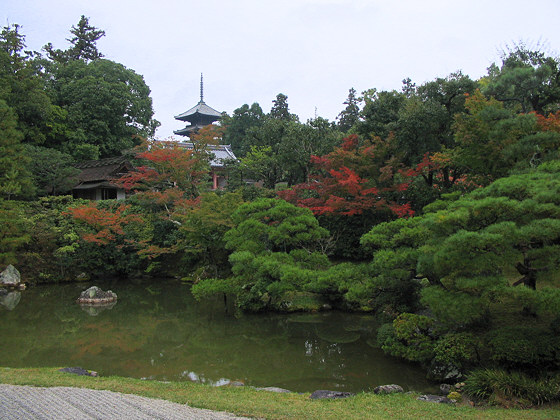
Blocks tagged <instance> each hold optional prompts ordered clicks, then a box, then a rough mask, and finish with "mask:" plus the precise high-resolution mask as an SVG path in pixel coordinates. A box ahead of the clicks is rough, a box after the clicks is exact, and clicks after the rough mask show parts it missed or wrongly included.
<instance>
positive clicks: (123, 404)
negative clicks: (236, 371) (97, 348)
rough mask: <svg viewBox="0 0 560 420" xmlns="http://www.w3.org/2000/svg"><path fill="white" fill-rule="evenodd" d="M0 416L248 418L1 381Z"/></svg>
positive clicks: (68, 419)
mask: <svg viewBox="0 0 560 420" xmlns="http://www.w3.org/2000/svg"><path fill="white" fill-rule="evenodd" d="M0 419H2V420H12V419H18V420H20V419H21V420H27V419H29V420H36V419H49V420H50V419H65V420H74V419H80V420H82V419H83V420H86V419H127V420H144V419H146V420H147V419H162V420H173V419H181V420H191V419H193V420H194V419H196V420H234V419H248V418H247V417H236V416H234V415H233V414H228V413H224V412H217V411H211V410H203V409H200V408H193V407H189V406H188V405H184V404H177V403H172V402H169V401H164V400H156V399H152V398H145V397H139V396H137V395H130V394H120V393H117V392H111V391H97V390H92V389H84V388H68V387H53V388H39V387H31V386H19V385H5V384H0Z"/></svg>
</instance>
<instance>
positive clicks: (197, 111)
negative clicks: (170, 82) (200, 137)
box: [173, 74, 222, 138]
mask: <svg viewBox="0 0 560 420" xmlns="http://www.w3.org/2000/svg"><path fill="white" fill-rule="evenodd" d="M221 116H222V113H221V112H219V111H216V110H215V109H214V108H212V107H209V106H208V105H206V104H205V103H204V84H203V79H202V74H201V75H200V102H199V103H197V104H196V105H195V106H193V107H192V108H191V109H189V110H188V111H185V112H183V113H182V114H179V115H176V116H175V119H176V120H179V121H186V122H189V123H190V124H189V125H187V126H186V127H185V128H182V129H181V130H175V131H173V133H175V134H178V135H180V136H187V137H189V138H190V136H191V134H194V133H196V132H197V131H198V130H200V129H201V128H202V127H205V126H207V125H209V124H212V123H213V122H214V121H218V120H219V119H220V117H221Z"/></svg>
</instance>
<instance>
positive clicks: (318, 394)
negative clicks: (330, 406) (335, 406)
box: [309, 390, 355, 400]
mask: <svg viewBox="0 0 560 420" xmlns="http://www.w3.org/2000/svg"><path fill="white" fill-rule="evenodd" d="M354 395H355V394H353V393H351V392H340V391H326V390H318V391H315V392H314V393H313V394H311V396H310V397H309V398H311V399H312V400H326V399H328V400H335V399H337V398H348V397H352V396H354Z"/></svg>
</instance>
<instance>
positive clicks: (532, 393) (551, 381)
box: [464, 369, 560, 406]
mask: <svg viewBox="0 0 560 420" xmlns="http://www.w3.org/2000/svg"><path fill="white" fill-rule="evenodd" d="M464 391H465V392H466V393H467V394H468V395H469V396H470V397H471V398H473V399H476V400H479V401H480V400H484V401H488V402H489V403H491V404H501V405H507V406H510V405H521V406H523V405H525V401H524V400H526V401H528V402H530V404H536V405H540V404H544V403H549V402H556V401H560V376H559V375H558V374H556V375H555V376H552V377H548V378H537V379H533V378H531V377H529V376H528V375H526V374H523V373H520V372H507V371H505V370H495V369H482V370H476V371H474V372H472V373H471V374H470V375H469V377H468V378H467V380H466V381H465V387H464Z"/></svg>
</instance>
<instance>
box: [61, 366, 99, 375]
mask: <svg viewBox="0 0 560 420" xmlns="http://www.w3.org/2000/svg"><path fill="white" fill-rule="evenodd" d="M58 371H59V372H66V373H73V374H74V375H81V376H93V377H97V376H99V375H98V374H97V372H95V371H93V370H85V369H82V368H81V367H67V368H62V369H58Z"/></svg>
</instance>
